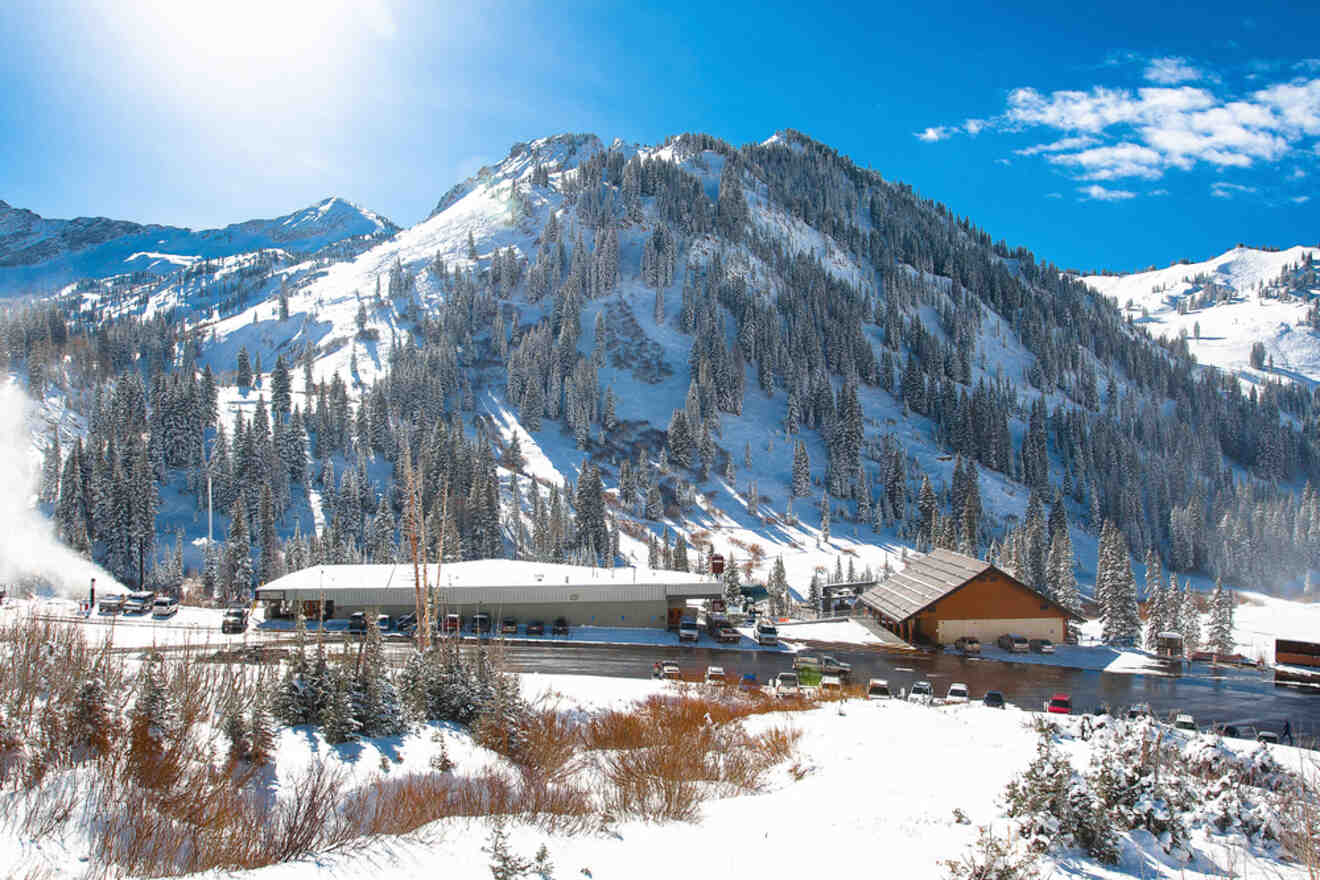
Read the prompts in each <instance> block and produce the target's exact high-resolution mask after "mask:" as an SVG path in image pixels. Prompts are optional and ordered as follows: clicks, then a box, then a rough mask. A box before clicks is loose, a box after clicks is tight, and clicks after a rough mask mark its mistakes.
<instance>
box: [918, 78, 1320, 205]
mask: <svg viewBox="0 0 1320 880" xmlns="http://www.w3.org/2000/svg"><path fill="white" fill-rule="evenodd" d="M1309 63H1310V61H1309V60H1308V61H1307V62H1299V63H1298V64H1299V65H1302V66H1306V65H1309ZM1193 71H1194V68H1193V67H1192V66H1191V65H1190V63H1189V62H1187V60H1186V59H1183V58H1157V59H1154V60H1152V61H1151V62H1150V63H1149V66H1148V67H1147V69H1146V73H1147V76H1148V78H1150V79H1151V80H1153V81H1156V82H1160V83H1164V85H1159V86H1148V87H1144V88H1139V89H1124V88H1110V87H1107V86H1101V85H1097V86H1093V87H1092V88H1090V89H1088V90H1077V89H1061V90H1057V91H1052V92H1042V91H1040V90H1038V89H1035V88H1032V87H1030V86H1024V87H1022V88H1017V89H1014V90H1013V91H1011V92H1010V93H1009V94H1008V98H1007V103H1006V106H1005V109H1004V111H1003V113H1001V114H1000V115H999V116H996V117H994V118H992V119H990V120H981V119H976V120H967V121H966V122H965V123H964V124H963V125H962V126H936V127H933V128H928V129H926V131H925V132H922V133H921V134H919V135H918V137H920V138H922V140H930V141H934V140H942V139H943V138H945V137H949V136H952V135H953V134H956V133H957V132H959V131H967V132H970V133H975V132H981V131H983V130H985V129H986V128H997V129H999V130H1007V131H1017V130H1022V129H1026V128H1044V129H1052V130H1054V131H1055V132H1058V136H1057V137H1056V138H1055V139H1053V140H1042V141H1041V142H1039V143H1035V144H1032V145H1030V146H1027V147H1023V148H1021V149H1019V150H1016V151H1015V152H1016V154H1017V155H1019V156H1043V157H1044V158H1045V159H1046V160H1047V161H1048V162H1050V163H1052V164H1054V165H1059V166H1062V167H1067V168H1072V169H1074V170H1075V172H1076V174H1077V176H1078V177H1080V178H1081V179H1083V180H1117V179H1121V178H1136V179H1141V180H1157V179H1159V178H1160V177H1162V176H1163V175H1164V174H1165V172H1167V171H1168V170H1169V169H1171V168H1178V169H1182V170H1190V169H1192V168H1194V167H1196V166H1197V165H1199V164H1204V165H1210V166H1213V167H1216V168H1249V167H1252V166H1253V165H1255V164H1257V163H1273V162H1278V161H1280V160H1281V159H1283V158H1285V157H1286V156H1288V155H1289V154H1291V153H1293V152H1294V151H1295V150H1297V149H1312V148H1314V149H1315V151H1316V152H1317V153H1320V144H1313V143H1307V141H1308V140H1310V139H1311V138H1314V137H1320V77H1316V78H1312V79H1304V78H1298V79H1294V80H1292V81H1290V82H1282V83H1276V84H1274V85H1270V86H1267V87H1265V88H1261V89H1257V90H1255V91H1253V92H1250V93H1248V94H1246V95H1243V96H1223V95H1220V94H1216V91H1218V87H1217V86H1212V87H1211V88H1207V87H1202V86H1190V85H1176V83H1178V82H1182V81H1184V80H1186V79H1188V78H1190V77H1191V73H1192V72H1193ZM1195 72H1196V73H1197V74H1198V78H1200V79H1202V80H1205V81H1207V82H1217V79H1216V77H1214V76H1213V75H1212V74H1209V73H1206V72H1204V71H1195Z"/></svg>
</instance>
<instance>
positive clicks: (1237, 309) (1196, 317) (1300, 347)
mask: <svg viewBox="0 0 1320 880" xmlns="http://www.w3.org/2000/svg"><path fill="white" fill-rule="evenodd" d="M1308 253H1309V254H1312V255H1315V254H1317V253H1320V251H1317V249H1316V248H1314V247H1309V248H1308V247H1293V248H1288V249H1286V250H1279V251H1264V250H1257V249H1255V248H1246V247H1236V248H1233V249H1232V250H1230V251H1227V252H1226V253H1223V254H1221V255H1219V256H1218V257H1214V258H1213V259H1209V260H1204V261H1202V262H1199V263H1185V264H1184V263H1179V264H1175V265H1172V266H1169V267H1168V268H1165V269H1155V270H1153V271H1149V272H1135V273H1132V274H1130V275H1091V276H1087V277H1085V278H1083V279H1082V280H1083V281H1085V282H1086V283H1087V284H1089V285H1090V286H1091V287H1092V288H1093V289H1095V290H1097V291H1099V292H1100V293H1103V294H1105V295H1106V296H1108V297H1110V298H1111V299H1113V300H1114V302H1115V303H1117V305H1118V306H1119V308H1126V307H1127V305H1128V303H1129V302H1131V304H1132V309H1131V311H1132V313H1133V316H1134V320H1135V321H1136V322H1137V323H1139V324H1143V325H1145V326H1147V327H1148V328H1149V329H1150V331H1151V333H1152V334H1153V335H1154V336H1156V337H1159V336H1168V337H1170V338H1177V336H1178V334H1179V333H1180V332H1186V334H1187V343H1188V346H1189V347H1190V349H1191V352H1192V354H1194V355H1196V358H1197V360H1199V361H1200V362H1201V363H1203V364H1211V365H1213V366H1216V367H1221V368H1223V369H1225V370H1228V371H1230V372H1236V373H1239V374H1241V375H1247V376H1255V377H1260V376H1265V375H1274V376H1284V377H1291V378H1297V379H1301V380H1303V381H1307V382H1309V383H1315V382H1320V336H1318V335H1317V334H1316V333H1315V332H1314V331H1312V330H1310V329H1309V328H1308V327H1306V326H1304V325H1301V322H1302V320H1303V318H1304V317H1305V314H1306V311H1307V309H1308V307H1309V303H1308V302H1307V301H1306V299H1305V298H1301V299H1296V298H1295V299H1292V300H1291V301H1289V302H1283V301H1282V300H1279V299H1259V298H1258V297H1257V296H1256V288H1257V287H1258V286H1259V285H1260V284H1261V283H1266V284H1268V283H1269V282H1272V281H1274V280H1275V279H1277V278H1278V277H1279V275H1280V273H1282V272H1283V271H1284V268H1285V267H1286V266H1292V265H1296V264H1298V263H1300V262H1301V260H1302V257H1303V255H1304V254H1308ZM1207 285H1213V286H1215V287H1217V288H1219V289H1220V290H1223V291H1227V292H1228V293H1230V294H1231V295H1232V297H1231V298H1230V299H1227V300H1221V301H1220V302H1217V303H1215V304H1214V305H1212V306H1209V307H1205V308H1186V309H1184V310H1183V311H1182V312H1181V313H1180V311H1179V302H1180V301H1182V300H1187V301H1188V303H1189V304H1190V300H1191V298H1192V297H1194V296H1196V295H1198V294H1200V293H1201V292H1202V291H1204V290H1205V289H1206V287H1207ZM1311 293H1312V294H1314V293H1316V291H1311ZM1143 310H1144V314H1143ZM1198 327H1199V333H1198V332H1197V330H1198ZM1255 342H1261V343H1264V345H1265V350H1266V353H1267V354H1268V355H1271V356H1273V358H1274V366H1275V372H1274V373H1272V374H1271V373H1269V372H1268V371H1259V370H1256V369H1254V368H1252V367H1251V365H1250V359H1249V356H1250V353H1251V346H1252V344H1253V343H1255Z"/></svg>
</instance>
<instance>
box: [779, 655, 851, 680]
mask: <svg viewBox="0 0 1320 880" xmlns="http://www.w3.org/2000/svg"><path fill="white" fill-rule="evenodd" d="M793 668H794V669H795V670H797V671H798V672H801V671H802V670H804V669H811V670H814V671H816V672H819V673H820V674H821V675H837V676H839V677H840V678H848V677H849V676H851V675H852V664H850V663H844V662H843V661H842V660H835V659H834V658H833V657H829V656H825V657H794V658H793Z"/></svg>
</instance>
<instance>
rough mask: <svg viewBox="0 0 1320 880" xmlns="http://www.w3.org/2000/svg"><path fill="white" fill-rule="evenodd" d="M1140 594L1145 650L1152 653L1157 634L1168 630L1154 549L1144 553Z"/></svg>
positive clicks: (1161, 576)
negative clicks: (1144, 621)
mask: <svg viewBox="0 0 1320 880" xmlns="http://www.w3.org/2000/svg"><path fill="white" fill-rule="evenodd" d="M1142 592H1143V593H1144V594H1145V596H1146V649H1147V650H1149V651H1153V650H1155V646H1156V644H1157V643H1158V640H1159V634H1160V633H1162V632H1164V631H1165V630H1167V629H1169V611H1168V608H1167V607H1166V606H1167V603H1166V601H1165V599H1166V596H1165V593H1164V575H1163V573H1162V572H1161V571H1160V558H1159V556H1158V555H1156V553H1155V548H1154V547H1151V548H1150V549H1149V550H1147V551H1146V580H1145V585H1144V586H1143V587H1142Z"/></svg>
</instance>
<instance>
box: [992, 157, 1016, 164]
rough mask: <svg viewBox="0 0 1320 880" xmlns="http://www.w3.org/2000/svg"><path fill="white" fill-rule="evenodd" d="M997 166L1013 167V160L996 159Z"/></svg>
mask: <svg viewBox="0 0 1320 880" xmlns="http://www.w3.org/2000/svg"><path fill="white" fill-rule="evenodd" d="M995 164H996V165H1012V164H1013V160H1012V159H1004V158H999V159H996V160H995Z"/></svg>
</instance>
